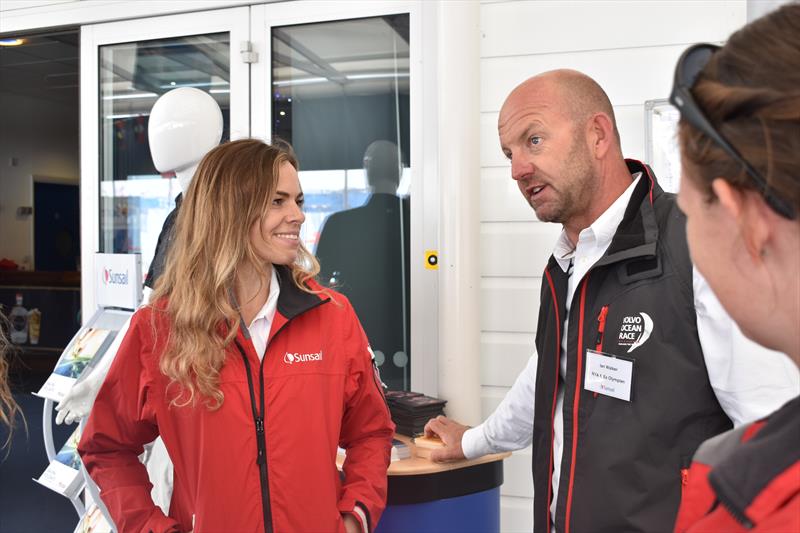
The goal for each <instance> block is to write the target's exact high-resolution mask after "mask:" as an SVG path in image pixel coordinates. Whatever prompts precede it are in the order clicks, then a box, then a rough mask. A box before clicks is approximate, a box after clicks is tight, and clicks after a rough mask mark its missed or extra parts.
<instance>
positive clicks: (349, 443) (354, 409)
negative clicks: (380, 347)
mask: <svg viewBox="0 0 800 533" xmlns="http://www.w3.org/2000/svg"><path fill="white" fill-rule="evenodd" d="M347 313H348V314H349V317H348V322H349V324H348V327H346V328H344V330H345V332H346V333H345V336H346V338H345V340H344V342H345V347H346V349H348V350H351V354H352V355H351V366H350V375H349V376H348V380H347V386H346V388H345V395H346V398H345V414H344V419H343V420H342V429H341V434H340V437H339V440H340V446H341V447H342V448H345V449H346V450H347V455H346V458H345V462H344V466H343V470H344V477H345V480H344V485H343V492H342V498H341V500H340V501H339V511H340V512H342V513H352V512H353V509H354V508H355V506H356V505H358V506H359V507H360V508H361V509H362V510H363V511H364V513H365V514H366V515H367V522H368V524H369V529H370V530H374V529H375V525H376V524H377V523H378V520H379V519H380V516H381V513H383V509H384V508H385V507H386V491H387V484H388V483H387V478H386V470H387V469H388V467H389V462H390V457H391V448H392V437H393V436H394V429H395V428H394V424H393V423H392V419H391V415H390V414H389V408H388V407H387V405H386V400H385V398H384V396H383V389H382V388H381V384H380V382H379V380H378V376H377V371H376V369H375V367H374V366H373V363H372V355H371V353H370V351H369V348H368V344H367V337H366V335H365V334H364V330H363V329H362V328H361V324H360V323H359V322H358V318H356V315H355V312H354V311H353V309H352V307H350V305H349V302H348V305H347Z"/></svg>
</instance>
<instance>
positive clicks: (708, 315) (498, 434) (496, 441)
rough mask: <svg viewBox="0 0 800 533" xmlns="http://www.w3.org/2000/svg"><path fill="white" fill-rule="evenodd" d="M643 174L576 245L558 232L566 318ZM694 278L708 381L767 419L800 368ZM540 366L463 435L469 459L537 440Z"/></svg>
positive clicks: (746, 411) (791, 392) (558, 432)
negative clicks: (746, 330) (764, 343)
mask: <svg viewBox="0 0 800 533" xmlns="http://www.w3.org/2000/svg"><path fill="white" fill-rule="evenodd" d="M640 178H641V173H637V174H635V175H634V176H633V183H631V185H630V186H629V187H628V188H627V189H626V190H625V192H623V193H622V195H620V197H619V198H618V199H617V200H616V201H615V202H614V203H613V204H612V205H611V206H610V207H609V208H608V209H607V210H606V211H605V212H604V213H603V214H602V215H600V217H598V218H597V220H595V222H594V223H593V224H592V225H591V226H590V227H588V228H586V229H584V230H583V231H581V232H580V234H579V236H578V243H577V244H576V245H575V246H573V245H572V243H571V242H570V241H569V239H568V238H567V236H566V232H565V231H562V233H561V235H560V236H559V238H558V241H557V242H556V245H555V247H554V250H553V256H554V258H555V260H556V261H557V262H558V265H559V266H560V267H561V268H562V269H563V270H564V272H567V271H568V269H569V263H570V260H572V261H573V272H572V275H571V276H570V278H569V283H568V290H567V301H566V305H567V309H566V316H567V317H569V307H570V304H571V302H572V297H573V295H574V293H575V288H576V287H577V286H578V284H579V283H580V281H581V280H582V279H583V277H584V276H585V275H586V273H587V272H588V271H589V270H590V269H591V267H592V266H593V265H594V264H595V263H596V262H597V261H598V260H599V259H600V258H601V257H602V256H603V254H605V252H606V250H607V249H608V247H609V246H610V244H611V240H612V239H613V237H614V234H615V233H616V231H617V227H618V226H619V224H620V222H622V219H623V217H624V216H625V209H626V208H627V206H628V203H629V202H630V198H631V195H632V194H633V190H634V188H635V187H636V184H637V183H638V180H639V179H640ZM692 277H693V288H694V305H695V311H696V314H697V330H698V336H699V338H700V345H701V347H702V349H703V358H704V360H705V363H706V368H707V370H708V378H709V382H710V383H711V387H712V389H713V390H714V394H715V395H716V397H717V400H718V401H719V403H720V406H721V407H722V409H723V410H724V411H725V413H726V414H727V415H728V417H730V419H731V420H732V421H733V423H734V426H740V425H742V424H745V423H749V422H752V421H754V420H757V419H759V418H762V417H764V416H766V415H768V414H770V413H772V412H773V411H775V410H777V409H778V408H779V407H781V406H782V405H783V404H784V403H786V402H787V401H789V400H790V399H792V398H794V397H795V396H797V395H798V394H800V371H798V368H797V367H796V366H795V365H794V364H793V363H792V362H791V361H790V360H789V358H788V357H787V356H785V355H784V354H782V353H778V352H774V351H772V350H767V349H766V348H763V347H761V346H759V345H757V344H755V343H754V342H752V341H750V340H749V339H747V338H746V337H745V336H744V335H743V334H742V333H741V331H740V330H739V328H738V327H737V326H736V324H735V323H734V322H733V321H732V320H731V318H730V317H729V316H728V314H727V313H726V312H725V310H724V309H723V308H722V305H721V304H720V303H719V301H718V300H717V298H716V296H715V295H714V293H713V292H712V291H711V289H710V288H709V286H708V284H707V283H706V281H705V279H703V277H702V276H701V275H700V274H699V273H698V272H697V270H695V269H693V276H692ZM567 326H568V324H567V323H566V322H565V324H564V330H563V331H564V336H563V337H562V347H563V348H564V349H562V354H566V346H565V345H566V339H567V337H566V335H567V331H568V327H567ZM560 366H561V368H560V372H561V376H562V378H563V377H564V376H565V375H566V369H567V360H566V356H565V355H562V357H561V365H560ZM536 367H537V357H536V353H535V352H534V354H533V356H531V358H530V359H529V360H528V364H527V365H526V366H525V369H524V370H523V371H522V373H520V375H519V376H518V377H517V380H516V381H515V382H514V385H513V386H512V387H511V390H509V391H508V393H507V394H506V396H505V398H503V401H502V402H500V405H498V407H497V409H495V411H494V412H493V413H492V414H491V415H489V417H488V418H487V419H486V420H485V421H484V422H483V423H482V424H481V425H479V426H476V427H474V428H472V429H469V430H467V431H466V432H465V433H464V436H463V437H462V440H461V447H462V449H463V451H464V455H465V456H466V457H467V459H472V458H475V457H480V456H481V455H486V454H488V453H498V452H504V451H514V450H521V449H522V448H525V447H527V446H530V444H531V442H532V440H533V414H534V401H535V384H536ZM563 403H564V395H563V388H561V389H560V390H559V392H558V398H557V401H556V417H555V421H554V438H553V448H554V466H553V495H554V496H553V501H552V502H551V506H550V513H551V515H553V517H555V512H554V511H555V508H556V504H557V495H558V485H559V474H560V472H561V468H560V466H561V458H562V455H563V451H564V447H563V440H564V421H563Z"/></svg>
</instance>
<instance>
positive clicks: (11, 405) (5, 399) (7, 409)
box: [0, 314, 27, 450]
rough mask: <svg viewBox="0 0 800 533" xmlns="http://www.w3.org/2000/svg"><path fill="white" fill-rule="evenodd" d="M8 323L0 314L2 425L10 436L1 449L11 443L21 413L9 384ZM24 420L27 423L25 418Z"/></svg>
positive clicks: (0, 413) (0, 409) (0, 406)
mask: <svg viewBox="0 0 800 533" xmlns="http://www.w3.org/2000/svg"><path fill="white" fill-rule="evenodd" d="M6 323H7V321H6V317H5V316H3V315H2V314H0V425H4V426H6V427H7V428H8V436H7V437H6V440H5V442H3V443H2V444H0V450H2V449H4V448H6V447H7V446H8V445H9V444H10V443H11V437H12V436H13V435H14V425H15V424H14V421H15V420H16V418H17V414H19V413H21V411H20V408H19V405H17V402H15V401H14V395H13V394H11V387H10V386H9V385H8V361H6V356H7V355H8V354H10V353H11V351H10V344H9V342H8V339H6V336H5V333H4V332H3V331H4V326H5V325H6ZM22 421H23V423H25V418H23V419H22ZM26 431H27V426H26Z"/></svg>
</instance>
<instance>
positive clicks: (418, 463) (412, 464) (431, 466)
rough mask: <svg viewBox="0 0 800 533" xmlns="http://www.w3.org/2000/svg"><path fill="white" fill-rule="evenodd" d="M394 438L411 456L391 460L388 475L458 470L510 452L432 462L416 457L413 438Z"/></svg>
mask: <svg viewBox="0 0 800 533" xmlns="http://www.w3.org/2000/svg"><path fill="white" fill-rule="evenodd" d="M394 438H396V439H397V440H400V441H403V442H405V443H406V444H407V445H408V447H409V448H411V457H409V458H408V459H400V460H398V461H393V462H392V463H391V464H390V465H389V470H388V471H387V474H388V475H390V476H419V475H424V474H435V473H438V472H447V471H448V470H459V469H462V468H468V467H471V466H476V465H482V464H485V463H491V462H494V461H502V460H503V459H505V458H507V457H510V456H511V452H505V453H493V454H489V455H484V456H481V457H478V458H477V459H469V460H461V461H449V462H446V463H434V462H433V461H431V460H430V459H425V458H423V457H417V448H416V446H414V440H413V439H412V438H411V437H407V436H405V435H395V436H394ZM342 463H344V456H343V455H341V454H339V455H338V456H337V457H336V466H337V467H338V468H339V469H340V470H341V468H342Z"/></svg>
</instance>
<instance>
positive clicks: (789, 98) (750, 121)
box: [671, 3, 800, 533]
mask: <svg viewBox="0 0 800 533" xmlns="http://www.w3.org/2000/svg"><path fill="white" fill-rule="evenodd" d="M671 101H672V102H673V104H674V105H675V106H676V107H677V108H678V109H679V111H680V114H681V120H680V126H679V141H680V149H681V162H682V167H683V171H682V176H681V188H680V193H679V196H678V204H679V207H680V208H681V210H682V211H683V212H684V213H685V214H686V217H687V236H688V241H689V248H690V251H691V256H692V260H693V261H694V264H695V265H696V267H697V268H698V270H700V271H701V272H702V273H703V275H704V276H705V277H706V279H707V280H708V283H709V285H710V286H711V288H712V289H713V291H714V292H715V293H716V294H717V295H718V297H719V299H720V301H721V302H722V305H723V306H724V307H725V308H726V309H727V310H728V312H729V313H730V314H731V316H732V317H733V319H734V320H735V321H736V322H737V324H738V325H739V326H740V327H741V329H742V331H743V332H744V333H745V335H747V336H748V337H750V338H751V339H753V340H754V341H756V342H758V343H760V344H762V345H764V346H767V347H769V348H772V349H775V350H780V351H782V352H785V353H786V354H788V355H789V356H790V357H791V358H792V360H793V361H794V363H795V364H797V365H800V218H799V216H798V213H800V4H798V3H792V4H789V5H786V6H784V7H782V8H780V9H779V10H777V11H774V12H772V13H771V14H769V15H767V16H765V17H763V18H761V19H758V20H756V21H754V22H752V23H750V24H748V25H747V26H745V27H744V28H742V29H741V30H739V31H737V32H736V33H734V34H733V35H732V36H731V37H730V39H729V40H728V42H727V43H726V44H725V46H723V47H721V48H720V47H718V46H714V45H710V44H699V45H695V46H692V47H690V48H689V49H688V50H686V51H685V52H684V53H683V55H682V56H681V58H680V60H679V61H678V65H677V67H676V69H675V83H674V89H673V92H672V97H671ZM675 531H676V532H681V533H682V532H700V531H726V532H735V531H764V532H767V531H774V532H797V531H800V396H796V397H795V398H793V399H791V400H790V401H789V402H787V403H786V404H785V405H783V406H782V407H781V408H780V409H778V410H777V411H775V412H774V413H772V414H770V415H769V416H768V417H766V418H764V419H762V420H759V421H757V422H754V423H752V424H749V425H746V426H742V427H739V428H737V429H734V430H731V431H729V432H726V433H723V434H722V435H719V436H717V437H714V438H712V439H710V440H708V441H706V442H704V443H703V444H702V445H701V446H700V448H699V449H698V451H697V453H696V454H695V456H694V461H693V463H692V467H691V470H690V471H689V484H688V486H687V487H686V489H685V490H684V493H683V499H682V502H681V507H680V511H679V514H678V517H677V521H676V524H675Z"/></svg>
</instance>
